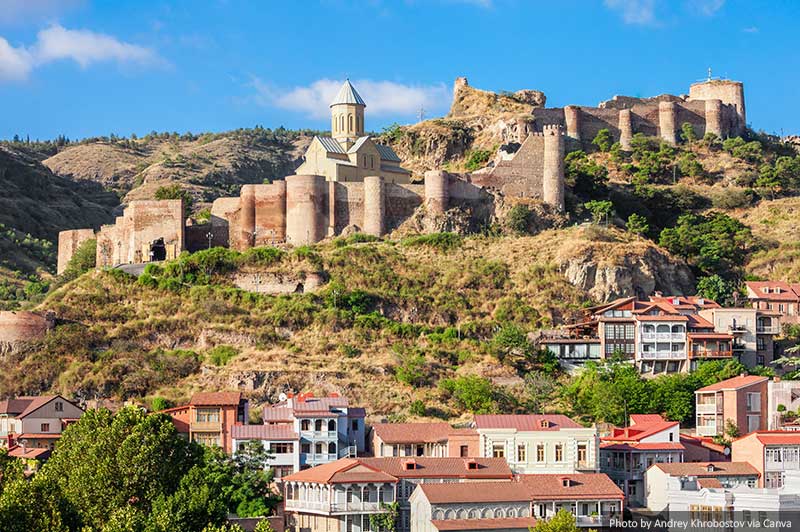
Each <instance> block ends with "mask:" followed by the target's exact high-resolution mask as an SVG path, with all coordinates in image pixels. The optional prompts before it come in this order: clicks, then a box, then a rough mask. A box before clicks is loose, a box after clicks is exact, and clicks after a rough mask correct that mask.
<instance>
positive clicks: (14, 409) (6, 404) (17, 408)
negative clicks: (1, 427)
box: [0, 397, 33, 416]
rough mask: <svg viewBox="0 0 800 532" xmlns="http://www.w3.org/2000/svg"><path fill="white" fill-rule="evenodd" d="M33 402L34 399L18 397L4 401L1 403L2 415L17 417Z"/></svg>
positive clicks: (0, 411)
mask: <svg viewBox="0 0 800 532" xmlns="http://www.w3.org/2000/svg"><path fill="white" fill-rule="evenodd" d="M32 400H33V398H32V397H17V398H16V399H3V400H2V401H0V414H7V415H9V416H17V415H18V414H21V413H22V412H23V411H24V410H25V408H26V407H27V406H28V405H29V404H30V402H31V401H32Z"/></svg>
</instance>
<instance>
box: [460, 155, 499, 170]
mask: <svg viewBox="0 0 800 532" xmlns="http://www.w3.org/2000/svg"><path fill="white" fill-rule="evenodd" d="M491 156H492V152H490V151H489V150H472V151H470V152H469V153H467V157H466V162H465V164H464V167H465V168H466V169H467V170H468V171H470V172H474V171H475V170H478V169H480V168H483V167H484V166H486V163H488V162H489V159H490V158H491Z"/></svg>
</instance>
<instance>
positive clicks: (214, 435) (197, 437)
mask: <svg viewBox="0 0 800 532" xmlns="http://www.w3.org/2000/svg"><path fill="white" fill-rule="evenodd" d="M219 436H220V435H219V432H195V433H194V435H193V436H192V439H193V440H194V441H196V442H197V443H199V444H201V445H206V446H208V447H212V446H214V445H216V446H217V447H220V441H219Z"/></svg>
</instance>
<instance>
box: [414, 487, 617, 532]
mask: <svg viewBox="0 0 800 532" xmlns="http://www.w3.org/2000/svg"><path fill="white" fill-rule="evenodd" d="M409 502H410V506H411V519H412V521H411V531H412V532H435V531H440V530H490V529H494V530H498V529H500V530H521V531H527V530H528V527H533V526H535V524H536V520H537V519H549V518H551V517H553V516H554V515H555V514H556V513H557V512H558V511H559V510H561V509H564V510H566V511H568V512H570V513H571V514H572V515H574V516H575V520H576V523H577V524H578V526H580V527H593V528H596V527H603V526H608V524H609V521H610V519H612V518H614V517H620V516H621V515H622V506H623V495H622V491H621V490H620V489H619V488H618V487H617V486H616V485H615V484H614V483H613V482H612V481H611V480H610V479H609V478H608V477H607V476H606V475H603V474H600V473H582V474H576V475H559V474H541V475H520V476H518V477H517V478H515V480H513V481H507V482H495V483H491V484H489V483H473V484H420V485H419V486H418V487H417V489H415V490H414V493H413V494H412V495H411V498H410V499H409Z"/></svg>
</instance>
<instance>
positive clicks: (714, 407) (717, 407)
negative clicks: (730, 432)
mask: <svg viewBox="0 0 800 532" xmlns="http://www.w3.org/2000/svg"><path fill="white" fill-rule="evenodd" d="M697 413H698V414H721V413H722V402H720V403H719V404H718V403H716V402H715V403H697Z"/></svg>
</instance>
